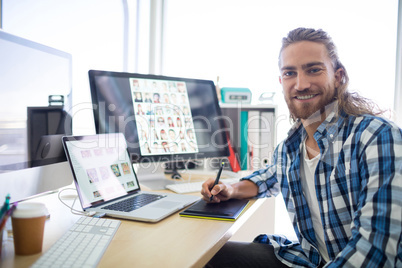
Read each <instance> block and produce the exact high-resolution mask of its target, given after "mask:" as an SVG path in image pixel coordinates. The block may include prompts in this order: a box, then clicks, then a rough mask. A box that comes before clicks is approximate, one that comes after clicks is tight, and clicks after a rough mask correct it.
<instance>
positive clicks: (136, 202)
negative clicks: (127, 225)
mask: <svg viewBox="0 0 402 268" xmlns="http://www.w3.org/2000/svg"><path fill="white" fill-rule="evenodd" d="M164 197H166V195H159V194H146V193H144V194H139V195H136V196H133V197H131V198H127V199H124V200H122V201H120V202H117V203H114V204H111V205H108V206H105V207H103V208H102V209H108V210H115V211H123V212H129V211H133V210H136V209H139V208H141V207H143V206H145V205H147V204H149V203H152V202H155V201H157V200H160V199H162V198H164Z"/></svg>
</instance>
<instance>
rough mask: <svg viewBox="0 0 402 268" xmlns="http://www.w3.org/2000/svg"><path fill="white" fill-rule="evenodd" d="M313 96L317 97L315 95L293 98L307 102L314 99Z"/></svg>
mask: <svg viewBox="0 0 402 268" xmlns="http://www.w3.org/2000/svg"><path fill="white" fill-rule="evenodd" d="M315 96H317V95H305V96H296V97H295V98H296V99H298V100H308V99H311V98H314V97H315Z"/></svg>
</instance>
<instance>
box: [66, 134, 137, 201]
mask: <svg viewBox="0 0 402 268" xmlns="http://www.w3.org/2000/svg"><path fill="white" fill-rule="evenodd" d="M63 145H64V149H65V151H66V155H67V158H68V160H69V163H70V165H71V168H72V171H73V175H74V181H75V184H76V187H77V192H78V194H79V197H80V200H81V205H82V207H83V208H84V209H86V208H89V207H91V206H93V205H96V204H99V203H102V202H104V201H109V200H112V199H115V198H118V197H121V196H125V195H127V194H128V193H134V192H136V191H138V190H139V189H140V186H139V183H138V180H137V176H136V174H135V172H134V169H133V166H132V164H131V162H130V157H129V154H128V151H127V143H126V140H125V138H124V136H123V134H121V133H111V134H99V135H90V136H70V137H63Z"/></svg>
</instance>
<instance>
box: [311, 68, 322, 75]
mask: <svg viewBox="0 0 402 268" xmlns="http://www.w3.org/2000/svg"><path fill="white" fill-rule="evenodd" d="M319 71H321V69H320V68H313V69H310V71H309V73H312V74H315V73H318V72H319Z"/></svg>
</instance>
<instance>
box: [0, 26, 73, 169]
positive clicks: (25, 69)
mask: <svg viewBox="0 0 402 268" xmlns="http://www.w3.org/2000/svg"><path fill="white" fill-rule="evenodd" d="M0 47H1V49H0V59H1V60H0V114H1V118H0V173H4V172H9V171H13V170H19V169H25V168H29V167H33V166H41V165H47V164H52V163H56V162H60V161H66V158H65V155H64V152H63V150H62V146H61V135H63V134H71V119H70V117H69V116H68V113H69V112H70V110H71V87H72V78H71V69H72V57H71V55H70V54H69V53H66V52H64V51H60V50H57V49H54V48H51V47H48V46H45V45H43V44H39V43H36V42H33V41H30V40H27V39H24V38H21V37H18V36H15V35H12V34H9V33H6V32H4V31H1V30H0ZM49 98H50V99H49ZM49 100H50V103H51V105H49ZM53 100H57V101H56V102H53ZM53 104H54V105H53ZM66 118H69V119H67V121H65V119H66ZM65 123H66V124H65ZM49 135H58V136H54V137H53V136H49ZM53 145H54V146H53Z"/></svg>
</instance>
